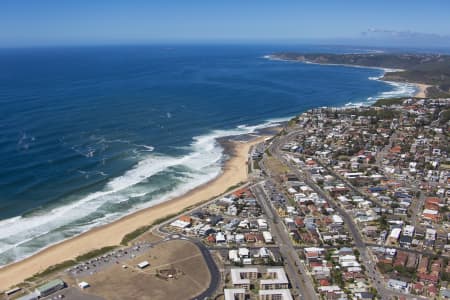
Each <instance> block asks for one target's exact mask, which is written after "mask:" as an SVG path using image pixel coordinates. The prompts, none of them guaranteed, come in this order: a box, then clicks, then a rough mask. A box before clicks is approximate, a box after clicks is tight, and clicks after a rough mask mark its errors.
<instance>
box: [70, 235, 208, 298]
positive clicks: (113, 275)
mask: <svg viewBox="0 0 450 300" xmlns="http://www.w3.org/2000/svg"><path fill="white" fill-rule="evenodd" d="M142 261H148V262H149V263H150V266H149V267H147V268H145V269H143V270H141V269H139V268H138V267H137V266H136V265H137V264H138V263H139V262H142ZM126 266H127V267H126V268H124V267H123V265H122V264H120V265H113V266H111V267H110V268H108V269H106V270H104V271H102V272H100V273H96V274H93V275H89V276H85V277H83V278H79V279H78V281H86V282H88V283H89V284H90V285H91V287H89V288H88V289H86V291H85V292H86V293H89V294H93V295H96V296H100V297H102V298H104V299H108V300H109V299H111V300H113V299H117V300H119V299H121V300H123V299H152V300H158V299H161V300H163V299H190V298H192V297H195V296H196V295H198V294H200V293H201V292H202V291H204V290H206V288H207V287H208V285H209V282H210V278H211V277H210V276H211V275H210V273H209V270H208V267H207V265H206V263H205V261H204V259H203V257H202V255H201V253H200V251H199V250H198V248H197V247H196V246H195V245H194V244H193V243H191V242H189V241H185V240H173V241H168V242H165V243H162V244H158V245H156V246H154V247H153V248H151V249H149V250H148V251H147V252H145V253H143V254H142V255H140V256H138V257H136V258H134V259H133V260H130V261H128V262H126ZM168 270H169V271H168ZM168 274H171V275H170V276H171V277H172V275H173V277H172V278H167V275H168ZM73 284H75V283H73Z"/></svg>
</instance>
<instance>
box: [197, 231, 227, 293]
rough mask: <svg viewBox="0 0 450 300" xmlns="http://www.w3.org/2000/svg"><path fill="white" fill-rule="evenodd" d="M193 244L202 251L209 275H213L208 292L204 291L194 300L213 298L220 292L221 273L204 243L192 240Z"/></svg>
mask: <svg viewBox="0 0 450 300" xmlns="http://www.w3.org/2000/svg"><path fill="white" fill-rule="evenodd" d="M190 241H191V242H193V243H194V244H195V245H196V246H197V247H198V249H199V250H200V252H201V253H202V255H203V258H204V259H205V262H206V265H207V266H208V269H209V273H210V274H211V282H210V283H209V287H208V288H207V289H206V291H204V292H203V293H201V294H200V295H198V296H196V297H194V298H192V299H193V300H202V299H205V298H208V297H212V296H213V295H214V294H215V292H216V291H217V290H218V288H219V286H220V279H221V276H220V271H219V269H218V268H217V265H216V263H215V261H214V259H213V258H212V256H211V252H209V250H208V248H206V247H205V245H203V243H202V242H200V241H197V240H193V239H190Z"/></svg>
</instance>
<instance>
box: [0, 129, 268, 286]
mask: <svg viewBox="0 0 450 300" xmlns="http://www.w3.org/2000/svg"><path fill="white" fill-rule="evenodd" d="M266 137H267V136H264V137H258V138H256V139H254V140H252V141H250V142H245V143H244V142H235V143H233V144H234V149H233V156H232V157H231V158H230V159H229V160H228V161H227V162H226V163H225V166H224V170H223V172H222V174H221V175H220V176H218V177H217V178H216V179H214V180H212V181H210V182H209V183H207V184H205V185H203V186H200V187H198V188H196V189H194V190H192V191H191V192H189V193H187V194H186V195H184V196H181V197H178V198H175V199H172V200H170V201H167V202H164V203H161V204H158V205H155V206H153V207H150V208H147V209H144V210H141V211H138V212H136V213H133V214H131V215H128V216H126V217H124V218H122V219H120V220H118V221H116V222H113V223H111V224H108V225H105V226H101V227H98V228H95V229H92V230H90V231H88V232H86V233H84V234H81V235H79V236H77V237H74V238H72V239H69V240H66V241H63V242H61V243H59V244H56V245H53V246H51V247H49V248H47V249H45V250H43V251H41V252H39V253H37V254H35V255H33V256H31V257H29V258H26V259H24V260H22V261H19V262H17V263H14V264H11V265H8V266H5V267H4V268H1V269H0V290H6V289H8V288H10V287H11V286H13V285H15V284H18V283H21V282H23V281H24V279H26V278H28V277H30V276H32V275H33V274H35V273H38V272H40V271H43V270H45V269H46V268H48V267H49V266H52V265H55V264H57V263H60V262H63V261H65V260H69V259H73V258H75V257H76V256H78V255H81V254H84V253H86V252H88V251H91V250H93V249H98V248H101V247H105V246H110V245H118V244H120V241H121V240H122V237H123V236H124V235H125V234H127V233H129V232H131V231H133V230H135V229H137V228H139V227H142V226H144V225H148V224H151V223H152V222H154V221H155V220H156V219H159V218H161V217H164V216H167V215H169V214H174V213H178V212H180V211H181V210H182V209H183V208H186V207H189V206H191V205H194V204H197V203H200V202H203V201H205V200H208V199H211V198H213V197H215V196H218V195H220V194H222V193H224V192H225V191H226V190H227V189H228V188H229V187H230V186H233V185H236V184H238V183H240V182H243V181H246V180H247V165H246V162H247V158H248V152H249V150H250V147H251V146H252V145H254V144H256V143H259V142H261V141H263V140H264V138H266Z"/></svg>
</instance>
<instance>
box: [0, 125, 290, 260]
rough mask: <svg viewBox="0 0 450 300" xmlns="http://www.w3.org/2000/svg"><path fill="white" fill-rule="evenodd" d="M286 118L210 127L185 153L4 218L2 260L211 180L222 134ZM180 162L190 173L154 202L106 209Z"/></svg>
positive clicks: (153, 159) (152, 159) (146, 162)
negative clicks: (34, 210) (50, 204)
mask: <svg viewBox="0 0 450 300" xmlns="http://www.w3.org/2000/svg"><path fill="white" fill-rule="evenodd" d="M287 120H288V118H283V119H276V120H271V121H267V122H265V123H263V124H259V125H253V126H247V125H241V126H238V127H236V128H235V129H231V130H214V131H211V132H210V133H209V134H205V135H201V136H197V137H194V138H193V142H192V144H191V146H190V147H189V150H190V151H189V154H187V155H185V156H179V157H173V156H167V155H161V154H156V153H151V154H150V153H147V154H146V155H145V156H144V157H143V159H142V160H140V161H139V162H138V163H137V164H136V165H135V166H134V167H133V168H132V169H130V170H128V171H127V172H125V173H124V174H123V175H121V176H118V177H116V178H113V179H111V180H110V181H109V182H108V183H107V184H106V185H105V187H104V188H103V189H102V190H100V191H97V192H93V193H90V194H88V195H85V196H83V197H79V198H77V196H76V195H73V196H70V198H69V199H65V200H66V201H65V202H66V203H68V204H65V205H62V206H59V207H54V208H52V209H50V210H49V211H46V212H39V213H37V214H32V215H28V216H19V217H14V218H10V219H5V220H1V221H0V264H7V263H10V262H13V261H17V260H20V259H23V258H25V257H27V256H30V255H32V254H33V253H36V252H37V251H39V250H42V249H43V248H45V247H48V246H50V245H51V244H54V243H57V242H60V241H61V240H63V239H65V238H67V237H70V236H73V235H76V234H79V233H82V232H84V231H86V230H89V229H91V228H93V227H96V226H99V225H102V224H106V223H109V222H111V221H113V220H116V219H118V218H120V217H122V216H123V215H125V214H127V213H131V212H133V211H136V210H138V209H142V208H145V207H149V206H152V205H155V204H157V203H160V202H163V201H167V200H168V199H170V198H173V197H176V196H179V195H182V194H184V193H186V192H187V191H189V190H192V189H193V188H195V187H197V186H199V185H201V184H204V183H206V182H208V181H209V180H211V179H213V178H214V177H216V176H218V175H219V174H220V172H221V164H222V160H223V158H224V156H223V149H222V148H221V147H220V145H219V144H218V143H217V139H218V138H221V137H226V136H235V135H242V134H249V133H254V132H255V131H257V130H258V129H262V128H266V127H269V126H276V125H277V124H279V123H280V122H283V121H287ZM176 166H183V167H184V168H186V169H187V170H188V172H186V173H185V174H183V175H184V176H183V177H181V179H179V180H181V182H179V183H178V185H177V186H175V188H174V189H172V190H170V191H167V192H165V193H163V194H161V195H158V196H157V197H155V198H153V199H152V200H151V201H148V202H145V203H140V204H137V205H133V206H132V208H131V209H129V210H127V211H125V212H123V211H122V212H115V211H109V212H106V213H105V209H104V208H105V206H108V205H115V204H122V203H126V202H127V201H129V200H130V199H131V198H134V197H145V195H147V194H150V193H152V192H155V191H157V190H158V187H157V186H154V187H149V186H145V188H144V187H143V186H142V185H141V186H139V184H141V183H145V182H147V181H150V182H149V183H151V177H152V176H155V175H157V174H160V173H161V172H164V171H168V170H169V169H170V168H172V167H176ZM186 175H187V176H186ZM95 213H101V215H102V217H97V218H90V217H89V216H90V215H92V214H95Z"/></svg>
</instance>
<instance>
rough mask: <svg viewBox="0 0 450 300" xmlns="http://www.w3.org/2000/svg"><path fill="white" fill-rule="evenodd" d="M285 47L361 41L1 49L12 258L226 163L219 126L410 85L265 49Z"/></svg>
mask: <svg viewBox="0 0 450 300" xmlns="http://www.w3.org/2000/svg"><path fill="white" fill-rule="evenodd" d="M281 50H298V51H312V52H315V51H322V52H330V51H331V52H345V51H349V49H324V48H317V47H307V48H306V47H303V48H295V49H286V48H282V47H279V46H278V47H270V46H170V47H168V46H141V47H85V48H40V49H15V50H12V49H10V50H0V166H1V168H0V264H5V263H8V262H11V261H14V260H17V259H20V258H23V257H25V256H27V255H30V254H31V253H34V252H35V251H37V250H39V249H41V248H42V247H44V246H46V245H48V244H49V243H54V242H56V241H59V240H61V239H64V238H67V237H70V236H73V235H76V234H78V233H80V232H83V231H85V230H87V229H89V228H92V227H93V226H97V225H99V224H104V223H107V222H110V221H112V220H114V219H117V218H118V217H120V216H123V215H124V214H127V213H129V212H131V211H134V210H137V209H139V208H142V207H145V206H149V205H151V204H152V203H155V202H158V201H163V200H165V199H167V198H169V197H172V196H175V195H178V194H180V193H183V192H185V191H187V190H189V189H191V188H193V187H195V186H196V185H199V184H202V183H204V182H206V181H208V180H210V179H211V178H213V177H214V176H217V174H218V173H219V172H220V165H221V161H222V159H223V153H222V149H221V148H220V147H219V146H218V145H217V144H216V143H215V139H216V138H217V137H221V136H226V135H229V134H241V133H246V132H250V131H253V130H255V129H256V128H260V127H263V126H266V125H267V124H269V123H273V122H274V121H272V122H270V120H274V119H279V118H286V117H289V116H293V115H295V114H298V113H300V112H302V111H304V110H306V109H309V108H313V107H317V106H326V105H327V106H330V105H334V106H341V105H344V104H346V103H348V102H364V101H366V100H367V99H368V98H369V97H375V96H377V95H378V96H380V95H382V94H383V93H385V94H387V93H390V92H391V91H393V90H394V94H407V93H410V92H411V90H410V89H405V88H404V86H400V85H398V86H392V85H389V84H386V83H383V82H381V81H377V80H369V79H368V78H369V77H370V78H372V79H373V78H376V77H378V76H380V75H381V74H382V71H381V70H374V69H363V68H348V67H336V66H319V65H307V64H300V63H292V62H280V61H270V60H267V59H264V58H263V56H264V55H266V54H270V53H272V52H275V51H281ZM350 51H351V50H350ZM268 122H269V123H268ZM11 224H14V225H15V226H13V227H12V226H11Z"/></svg>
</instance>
